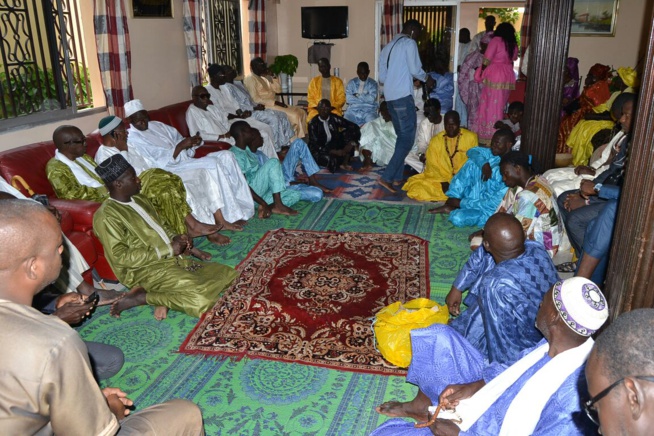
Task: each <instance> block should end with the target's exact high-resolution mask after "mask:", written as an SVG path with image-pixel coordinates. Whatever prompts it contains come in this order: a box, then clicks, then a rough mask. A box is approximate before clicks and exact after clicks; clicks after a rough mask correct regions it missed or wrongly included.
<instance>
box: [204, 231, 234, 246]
mask: <svg viewBox="0 0 654 436" xmlns="http://www.w3.org/2000/svg"><path fill="white" fill-rule="evenodd" d="M207 239H208V240H209V242H211V243H212V244H216V245H227V244H229V243H230V242H232V240H231V239H229V238H228V237H227V236H225V235H221V234H220V233H218V232H216V233H212V234H210V235H207Z"/></svg>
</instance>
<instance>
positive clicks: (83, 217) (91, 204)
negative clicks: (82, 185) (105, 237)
mask: <svg viewBox="0 0 654 436" xmlns="http://www.w3.org/2000/svg"><path fill="white" fill-rule="evenodd" d="M49 200H50V204H51V205H53V206H54V207H56V208H57V209H59V210H61V211H66V212H68V213H69V214H70V215H71V217H72V218H73V223H74V229H75V230H77V231H80V232H88V231H89V230H91V229H92V228H93V215H94V214H95V211H96V210H98V208H99V207H100V204H101V203H98V202H95V201H86V200H62V199H60V198H56V197H50V198H49Z"/></svg>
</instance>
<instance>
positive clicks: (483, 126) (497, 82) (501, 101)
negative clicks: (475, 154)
mask: <svg viewBox="0 0 654 436" xmlns="http://www.w3.org/2000/svg"><path fill="white" fill-rule="evenodd" d="M516 59H518V46H517V43H516V38H515V29H514V28H513V26H512V25H511V24H509V23H502V24H500V25H499V26H497V29H495V35H494V36H493V39H492V40H491V42H490V43H489V44H488V48H487V49H486V53H485V54H484V63H483V66H482V69H483V72H482V74H481V80H482V83H483V85H484V86H483V89H482V91H481V98H480V100H479V109H478V112H477V126H478V130H477V135H478V136H479V142H480V143H483V144H489V143H490V141H491V139H492V138H493V134H494V133H495V127H494V126H495V123H496V122H497V121H499V120H501V119H503V118H504V107H505V106H506V103H507V101H508V100H509V94H510V93H511V90H512V89H515V72H514V71H513V62H514V61H515V60H516Z"/></svg>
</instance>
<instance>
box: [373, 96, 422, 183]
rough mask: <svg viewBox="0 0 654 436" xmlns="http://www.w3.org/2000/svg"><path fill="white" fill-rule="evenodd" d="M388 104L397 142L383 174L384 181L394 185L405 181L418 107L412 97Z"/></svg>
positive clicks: (414, 134) (414, 138)
mask: <svg viewBox="0 0 654 436" xmlns="http://www.w3.org/2000/svg"><path fill="white" fill-rule="evenodd" d="M386 103H387V104H388V112H389V113H390V114H391V119H392V120H393V127H394V128H395V133H396V134H397V140H396V141H395V151H394V152H393V157H392V158H391V161H390V162H389V163H388V165H387V166H386V169H385V170H384V173H383V174H382V180H384V181H386V182H390V183H393V182H399V181H401V180H403V179H404V159H406V157H407V155H408V154H409V152H410V151H411V148H413V143H414V142H415V140H416V124H417V117H416V105H415V103H414V101H413V96H412V95H408V96H406V97H402V98H399V99H397V100H391V101H387V102H386Z"/></svg>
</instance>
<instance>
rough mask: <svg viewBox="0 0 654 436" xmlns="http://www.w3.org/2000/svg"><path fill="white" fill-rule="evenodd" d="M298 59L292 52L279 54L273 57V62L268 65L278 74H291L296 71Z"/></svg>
mask: <svg viewBox="0 0 654 436" xmlns="http://www.w3.org/2000/svg"><path fill="white" fill-rule="evenodd" d="M297 66H298V60H297V58H296V57H295V56H293V55H292V54H288V55H279V56H277V57H276V58H275V62H273V63H272V65H270V71H272V72H273V73H275V74H277V75H279V74H281V73H284V74H287V75H289V76H292V75H293V74H295V72H296V71H297Z"/></svg>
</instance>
